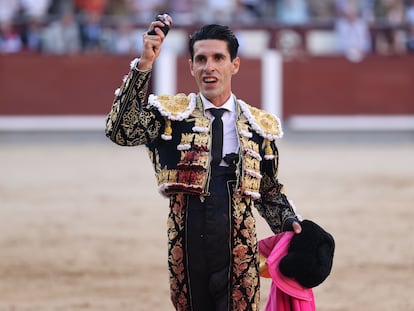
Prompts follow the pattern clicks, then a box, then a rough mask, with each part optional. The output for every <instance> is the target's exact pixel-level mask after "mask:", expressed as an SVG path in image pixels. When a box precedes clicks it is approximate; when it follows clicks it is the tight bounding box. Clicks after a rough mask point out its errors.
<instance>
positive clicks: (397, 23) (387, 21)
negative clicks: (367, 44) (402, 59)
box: [374, 0, 406, 54]
mask: <svg viewBox="0 0 414 311" xmlns="http://www.w3.org/2000/svg"><path fill="white" fill-rule="evenodd" d="M374 9H375V16H376V22H377V23H378V24H379V25H380V26H384V28H383V30H382V31H381V32H380V33H379V35H378V37H377V38H376V39H377V40H376V41H377V50H378V51H379V53H381V54H401V53H403V52H405V41H406V38H405V32H404V31H403V30H402V29H401V26H402V25H403V23H404V22H405V9H404V2H403V0H379V1H376V2H375V7H374Z"/></svg>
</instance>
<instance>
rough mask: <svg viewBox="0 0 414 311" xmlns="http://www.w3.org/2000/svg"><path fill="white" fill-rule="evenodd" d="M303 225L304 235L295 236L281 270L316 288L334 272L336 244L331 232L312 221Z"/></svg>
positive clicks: (280, 267)
mask: <svg viewBox="0 0 414 311" xmlns="http://www.w3.org/2000/svg"><path fill="white" fill-rule="evenodd" d="M301 226H302V232H301V233H299V234H295V235H294V236H293V238H292V240H291V242H290V246H289V250H288V253H287V255H286V256H285V257H283V258H282V259H281V261H280V264H279V269H280V272H281V273H282V274H283V275H285V276H287V277H290V278H294V279H295V280H296V281H297V282H298V283H299V284H301V285H302V286H304V287H307V288H312V287H315V286H318V285H319V284H321V283H322V282H323V281H324V280H325V279H326V278H327V277H328V275H329V274H330V273H331V269H332V263H333V257H334V250H335V241H334V239H333V237H332V235H331V234H330V233H328V232H326V231H325V230H324V229H322V228H321V227H320V226H319V225H317V224H316V223H314V222H313V221H311V220H304V221H302V222H301Z"/></svg>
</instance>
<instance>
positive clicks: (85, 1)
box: [74, 0, 110, 16]
mask: <svg viewBox="0 0 414 311" xmlns="http://www.w3.org/2000/svg"><path fill="white" fill-rule="evenodd" d="M109 1H110V0H74V4H75V10H76V12H80V13H91V12H93V13H96V14H98V15H100V16H102V15H103V14H104V13H105V11H106V7H107V5H108V2H109Z"/></svg>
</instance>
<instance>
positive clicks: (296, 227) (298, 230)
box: [292, 221, 302, 234]
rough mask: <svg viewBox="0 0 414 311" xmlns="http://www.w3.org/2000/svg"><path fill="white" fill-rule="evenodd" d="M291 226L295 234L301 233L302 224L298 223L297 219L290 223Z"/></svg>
mask: <svg viewBox="0 0 414 311" xmlns="http://www.w3.org/2000/svg"><path fill="white" fill-rule="evenodd" d="M292 228H293V231H294V232H295V233H296V234H299V233H301V232H302V226H301V225H300V223H298V222H297V221H295V222H293V223H292Z"/></svg>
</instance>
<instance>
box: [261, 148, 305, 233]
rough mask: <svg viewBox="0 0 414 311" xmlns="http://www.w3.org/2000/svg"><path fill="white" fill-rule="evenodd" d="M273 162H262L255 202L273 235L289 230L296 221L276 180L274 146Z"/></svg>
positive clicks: (275, 153) (275, 152)
mask: <svg viewBox="0 0 414 311" xmlns="http://www.w3.org/2000/svg"><path fill="white" fill-rule="evenodd" d="M272 147H273V148H272V149H273V150H274V159H273V160H264V161H262V169H261V172H262V179H261V183H260V199H259V200H257V201H255V206H256V208H257V210H258V212H259V214H260V215H261V216H262V217H263V218H264V219H265V220H266V222H267V223H268V225H269V227H270V229H271V230H272V231H273V232H274V233H280V232H282V231H288V230H291V227H292V226H291V225H292V223H293V221H295V220H298V219H297V217H296V214H295V211H294V209H293V206H292V205H291V204H290V203H289V200H288V198H287V196H286V195H285V193H284V189H283V185H282V184H281V183H279V180H278V176H277V173H278V164H279V154H278V150H277V147H276V145H275V144H274V143H273V142H272Z"/></svg>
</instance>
